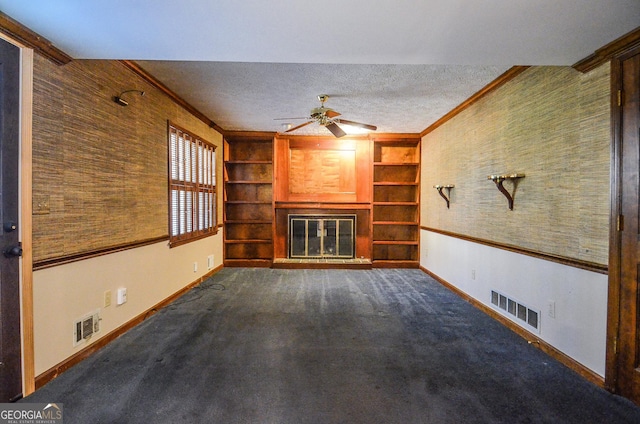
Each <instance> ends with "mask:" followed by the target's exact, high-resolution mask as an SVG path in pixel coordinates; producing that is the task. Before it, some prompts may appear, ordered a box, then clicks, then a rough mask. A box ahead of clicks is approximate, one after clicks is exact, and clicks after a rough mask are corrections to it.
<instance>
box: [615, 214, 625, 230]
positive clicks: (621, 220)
mask: <svg viewBox="0 0 640 424" xmlns="http://www.w3.org/2000/svg"><path fill="white" fill-rule="evenodd" d="M616 227H617V229H618V231H624V215H618V222H617V223H616Z"/></svg>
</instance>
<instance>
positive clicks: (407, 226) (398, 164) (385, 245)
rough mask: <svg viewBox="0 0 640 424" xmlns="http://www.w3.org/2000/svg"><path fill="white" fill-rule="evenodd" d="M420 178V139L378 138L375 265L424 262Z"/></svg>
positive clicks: (408, 264) (410, 264) (376, 156)
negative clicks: (421, 239) (420, 245)
mask: <svg viewBox="0 0 640 424" xmlns="http://www.w3.org/2000/svg"><path fill="white" fill-rule="evenodd" d="M419 181H420V140H419V139H416V140H413V139H412V140H384V141H374V162H373V223H372V226H373V229H372V231H373V236H372V240H373V241H372V243H373V249H372V250H373V258H372V260H373V266H374V267H412V268H416V267H418V266H419V265H420V257H419V236H420V234H419V233H420V221H419V216H420V207H419V194H420V183H419Z"/></svg>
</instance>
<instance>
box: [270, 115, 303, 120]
mask: <svg viewBox="0 0 640 424" xmlns="http://www.w3.org/2000/svg"><path fill="white" fill-rule="evenodd" d="M293 119H309V117H308V116H304V117H296V118H273V120H274V121H290V120H293Z"/></svg>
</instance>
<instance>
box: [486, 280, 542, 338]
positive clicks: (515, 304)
mask: <svg viewBox="0 0 640 424" xmlns="http://www.w3.org/2000/svg"><path fill="white" fill-rule="evenodd" d="M491 304H492V305H493V306H494V307H495V308H496V309H497V310H498V311H500V313H502V314H503V315H506V316H508V317H510V318H511V319H514V320H515V321H516V322H517V321H522V323H524V324H526V326H527V327H528V328H530V329H533V330H534V331H536V332H538V333H539V332H540V311H539V310H536V309H533V308H530V307H528V306H527V305H525V304H523V303H521V302H519V301H517V300H515V299H513V298H511V297H510V296H507V295H505V294H502V293H500V292H498V291H496V290H491Z"/></svg>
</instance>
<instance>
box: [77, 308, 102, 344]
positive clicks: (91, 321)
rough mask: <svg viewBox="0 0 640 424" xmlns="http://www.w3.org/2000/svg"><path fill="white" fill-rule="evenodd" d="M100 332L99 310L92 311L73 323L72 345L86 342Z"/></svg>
mask: <svg viewBox="0 0 640 424" xmlns="http://www.w3.org/2000/svg"><path fill="white" fill-rule="evenodd" d="M98 332H100V311H99V310H98V311H95V312H92V313H91V314H88V315H85V316H84V317H82V318H80V319H78V320H76V322H74V323H73V345H74V346H78V345H79V344H81V343H84V342H86V341H87V340H89V339H90V338H91V336H93V335H94V334H96V333H98Z"/></svg>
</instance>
